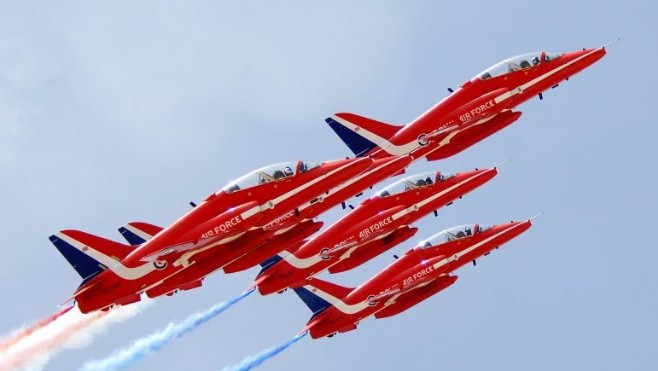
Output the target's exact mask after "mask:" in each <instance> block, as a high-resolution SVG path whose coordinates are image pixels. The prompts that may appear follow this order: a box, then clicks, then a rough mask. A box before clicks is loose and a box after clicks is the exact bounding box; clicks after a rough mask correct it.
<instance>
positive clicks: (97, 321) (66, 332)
mask: <svg viewBox="0 0 658 371" xmlns="http://www.w3.org/2000/svg"><path fill="white" fill-rule="evenodd" d="M150 303H151V302H150V301H147V300H145V301H142V302H140V303H137V304H133V305H130V306H125V307H118V308H115V309H112V310H110V311H109V312H102V311H98V312H94V313H90V314H82V313H80V311H79V310H78V309H77V307H76V308H74V309H72V310H70V311H69V312H68V313H66V314H65V315H62V316H61V317H60V318H58V319H57V320H55V321H54V322H52V323H51V324H49V325H47V326H45V327H43V328H41V329H39V330H37V331H35V332H34V333H32V334H31V335H30V336H28V337H26V338H24V339H22V340H20V341H19V342H17V343H16V344H15V345H14V346H12V347H11V348H9V349H8V350H7V351H6V352H5V353H4V354H2V356H3V358H2V359H0V371H5V370H14V369H19V368H20V369H24V370H29V371H38V370H42V369H43V368H44V367H45V366H46V364H48V362H49V361H50V360H51V359H52V358H53V357H54V356H55V355H57V354H58V353H59V352H60V351H62V350H64V349H78V348H82V347H85V346H87V345H89V344H91V343H92V341H93V340H94V337H95V336H96V335H98V334H100V333H103V332H105V331H106V330H107V328H108V327H109V326H110V325H112V324H115V323H119V322H123V321H125V320H126V319H128V318H130V317H133V316H135V315H137V314H139V313H140V312H141V311H142V310H143V309H144V308H145V307H147V306H148V305H149V304H150Z"/></svg>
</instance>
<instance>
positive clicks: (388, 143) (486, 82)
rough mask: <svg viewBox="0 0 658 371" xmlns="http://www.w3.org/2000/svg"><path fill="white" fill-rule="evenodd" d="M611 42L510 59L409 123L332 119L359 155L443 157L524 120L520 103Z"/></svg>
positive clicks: (591, 58) (596, 57)
mask: <svg viewBox="0 0 658 371" xmlns="http://www.w3.org/2000/svg"><path fill="white" fill-rule="evenodd" d="M608 45H609V44H608ZM606 47H607V45H606V46H604V47H601V48H596V49H583V50H582V51H574V52H570V53H562V54H556V53H546V52H541V53H529V54H523V55H520V56H517V57H513V58H510V59H506V60H504V61H502V62H500V63H498V64H496V65H494V66H492V67H490V68H488V69H486V70H485V71H483V72H481V73H479V74H478V75H476V76H475V77H473V78H472V79H470V80H468V81H466V82H465V83H464V84H462V85H461V86H460V87H459V89H457V90H455V91H454V92H453V91H452V89H448V90H450V92H451V94H450V95H449V96H448V97H446V98H445V99H443V100H442V101H441V102H439V103H438V104H437V105H436V106H434V107H432V108H430V109H429V110H428V111H427V112H425V113H423V114H422V115H421V116H419V117H418V118H416V119H415V120H413V121H412V122H410V123H409V124H407V125H404V126H397V125H390V124H386V123H383V122H379V121H375V120H372V119H369V118H366V117H362V116H358V115H355V114H352V113H337V114H335V115H333V116H331V117H329V118H327V119H326V122H327V123H328V124H329V126H331V128H332V129H333V130H334V131H335V132H336V134H338V136H339V137H340V138H341V139H342V140H343V142H345V144H347V146H348V147H349V148H350V150H352V152H354V154H355V155H356V156H357V157H362V156H373V157H376V158H379V157H386V156H391V155H402V154H407V153H411V154H413V156H414V157H415V158H416V159H419V158H421V157H425V158H427V160H430V161H431V160H438V159H443V158H446V157H450V156H452V155H455V154H457V153H459V152H461V151H463V150H464V149H466V148H468V147H470V146H472V145H473V144H475V143H477V142H479V141H481V140H483V139H484V138H486V137H488V136H490V135H492V134H494V133H496V132H497V131H499V130H501V129H503V128H504V127H506V126H508V125H510V124H512V123H513V122H514V121H516V120H518V119H519V117H520V116H521V112H519V111H513V109H514V108H515V107H516V106H518V105H519V104H521V103H523V102H525V101H527V100H528V99H530V98H532V97H534V96H539V98H540V99H542V98H543V95H542V93H543V92H544V91H546V90H547V89H549V88H555V87H557V86H558V84H560V83H561V82H562V81H564V80H568V79H569V77H571V76H573V75H574V74H576V73H578V72H580V71H582V70H583V69H585V68H587V67H589V66H590V65H592V64H593V63H594V62H596V61H598V60H599V59H601V58H602V57H603V56H604V55H605V54H606V49H605V48H606Z"/></svg>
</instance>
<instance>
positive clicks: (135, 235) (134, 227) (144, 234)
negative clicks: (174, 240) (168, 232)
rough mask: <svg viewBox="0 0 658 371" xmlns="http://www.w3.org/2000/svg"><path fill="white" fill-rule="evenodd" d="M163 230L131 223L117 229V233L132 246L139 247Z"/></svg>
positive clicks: (143, 224) (144, 224)
mask: <svg viewBox="0 0 658 371" xmlns="http://www.w3.org/2000/svg"><path fill="white" fill-rule="evenodd" d="M162 229H163V228H162V227H158V226H157V225H153V224H149V223H144V222H131V223H128V224H126V225H124V226H123V227H121V228H119V233H121V235H122V236H123V238H125V239H126V241H128V243H129V244H131V245H132V246H136V245H141V244H143V243H144V242H146V241H148V240H150V239H151V238H152V237H153V236H155V235H156V234H158V233H159V232H160V231H161V230H162Z"/></svg>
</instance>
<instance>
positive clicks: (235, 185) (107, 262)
mask: <svg viewBox="0 0 658 371" xmlns="http://www.w3.org/2000/svg"><path fill="white" fill-rule="evenodd" d="M372 164H373V160H372V159H371V158H360V159H346V160H338V161H331V162H325V163H305V162H302V161H296V162H288V163H280V164H275V165H271V166H267V167H264V168H261V169H258V170H255V171H253V172H250V173H248V174H246V175H244V176H243V177H241V178H239V179H238V180H236V181H235V182H232V183H230V184H229V185H227V186H226V187H224V188H223V189H221V190H220V191H218V192H216V193H212V194H210V196H208V197H207V198H206V199H205V200H204V201H203V202H202V203H201V204H200V205H198V206H196V207H195V208H194V209H192V211H190V212H189V213H187V214H185V215H184V216H183V217H181V218H180V219H178V220H177V221H175V222H174V223H173V224H171V225H170V226H169V227H167V228H164V229H162V230H160V231H159V232H157V233H156V234H155V235H154V236H153V237H152V238H150V239H149V240H148V241H146V242H145V243H143V244H142V245H140V246H138V247H132V246H127V245H124V244H121V243H117V242H114V241H111V240H107V239H104V238H101V237H97V236H94V235H91V234H88V233H85V232H81V231H76V230H64V231H60V232H59V233H57V234H55V235H53V236H51V237H50V241H51V242H52V243H53V244H54V245H55V247H57V249H58V250H59V251H60V252H61V253H62V255H64V257H65V258H66V259H67V260H68V261H69V263H71V265H73V267H74V268H75V270H76V271H77V272H78V273H79V274H80V276H82V278H83V282H82V284H81V285H80V287H79V288H78V290H77V291H76V292H75V294H74V295H73V299H75V300H76V302H77V304H78V307H79V308H80V311H81V312H83V313H88V312H91V311H94V310H98V309H105V308H108V307H110V306H113V305H116V304H130V303H133V302H136V301H139V300H140V294H141V293H142V292H147V293H148V290H150V289H151V288H153V287H156V286H157V285H160V284H161V283H163V281H165V280H166V279H167V278H168V277H170V276H172V275H174V274H176V273H177V272H179V271H181V270H184V269H185V268H187V267H189V266H191V265H192V264H195V263H196V262H197V261H200V259H202V257H203V256H204V255H208V254H210V253H211V252H212V251H213V248H214V247H217V246H219V245H225V246H223V247H225V248H222V249H221V250H223V252H224V253H225V254H229V255H232V254H234V250H233V249H235V248H236V246H233V245H232V244H230V241H232V240H235V239H238V238H239V237H240V236H241V235H243V234H248V233H253V232H252V231H253V230H257V231H258V230H261V229H262V227H263V226H265V225H268V224H270V223H272V222H273V221H275V220H276V219H277V218H279V217H281V216H283V215H286V214H287V213H289V212H290V211H292V210H294V209H295V208H297V207H298V206H300V205H303V204H304V203H306V202H309V201H311V200H313V199H314V198H317V197H318V196H320V195H321V194H323V193H325V192H327V191H328V190H330V189H331V188H333V187H335V186H336V184H339V183H342V182H345V181H347V180H349V179H350V178H352V177H354V176H357V175H358V174H360V173H362V172H364V171H365V170H366V169H367V168H368V167H370V166H371V165H372ZM245 252H246V251H245ZM238 256H239V255H238ZM238 256H235V257H234V259H235V258H236V257H238ZM193 258H194V259H193ZM196 284H198V285H200V282H194V281H193V282H189V283H188V285H189V286H190V287H191V286H194V285H196Z"/></svg>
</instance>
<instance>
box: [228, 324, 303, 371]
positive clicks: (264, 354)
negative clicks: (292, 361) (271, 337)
mask: <svg viewBox="0 0 658 371" xmlns="http://www.w3.org/2000/svg"><path fill="white" fill-rule="evenodd" d="M306 334H307V332H304V333H301V334H299V335H297V336H295V337H294V338H292V339H290V340H288V341H286V342H285V343H283V344H281V345H277V346H275V347H271V348H267V349H265V350H263V351H261V352H259V353H256V354H255V355H253V356H247V357H246V358H245V359H243V360H242V362H240V363H238V364H237V365H233V366H226V367H224V369H222V371H247V370H251V369H252V368H254V367H258V366H260V365H261V364H263V362H265V361H267V360H268V359H270V358H272V357H274V356H276V355H277V354H279V353H281V352H283V351H284V350H286V349H288V348H289V347H290V346H291V345H293V344H295V343H296V342H298V341H299V339H301V338H303V337H304V336H306Z"/></svg>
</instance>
